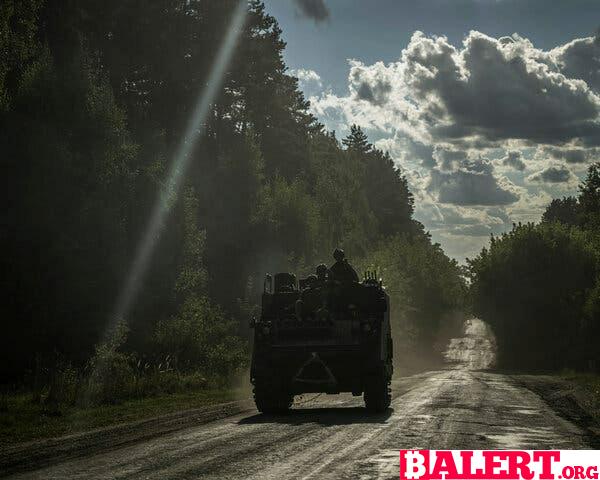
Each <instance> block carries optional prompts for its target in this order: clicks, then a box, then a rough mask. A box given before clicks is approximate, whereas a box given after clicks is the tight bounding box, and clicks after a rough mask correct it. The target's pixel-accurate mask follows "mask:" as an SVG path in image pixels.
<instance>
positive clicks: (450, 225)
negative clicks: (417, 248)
mask: <svg viewBox="0 0 600 480" xmlns="http://www.w3.org/2000/svg"><path fill="white" fill-rule="evenodd" d="M399 53H400V55H399V59H398V61H395V62H391V63H387V64H386V63H383V62H376V63H373V64H365V63H363V62H360V61H358V60H350V61H349V74H348V90H347V92H346V93H345V94H336V93H334V92H332V91H331V90H328V91H325V92H323V90H321V93H320V94H315V95H314V96H312V97H311V98H310V102H311V108H312V112H313V114H314V115H315V116H316V117H317V118H318V119H319V121H321V122H323V123H324V125H325V126H326V128H329V129H330V130H336V131H337V132H339V133H340V134H341V135H344V134H345V131H346V129H347V126H348V125H350V124H352V123H356V124H358V125H361V126H362V127H363V128H364V129H365V130H366V131H367V133H368V134H369V136H370V138H371V139H372V140H373V141H374V143H375V145H376V146H377V147H378V148H381V149H383V150H385V151H388V152H389V153H390V155H391V156H392V158H393V159H394V161H395V162H396V164H398V165H399V166H401V167H402V169H403V172H404V173H405V174H406V176H407V179H408V181H409V184H410V187H411V190H412V192H413V194H414V196H415V209H416V210H415V216H416V218H417V219H418V220H420V221H421V222H423V224H424V225H425V227H426V228H427V229H430V230H431V232H432V235H433V236H434V239H436V238H437V239H439V240H440V241H442V242H448V243H444V248H448V251H450V252H461V251H462V250H463V247H462V244H464V245H467V244H468V245H469V248H472V247H473V246H474V245H475V244H477V242H476V241H471V240H469V239H470V238H479V239H480V240H478V241H481V242H483V239H484V238H485V234H486V233H487V232H489V231H493V232H494V233H498V232H500V231H502V230H503V229H507V228H510V224H511V222H509V220H508V219H509V218H510V219H514V220H515V221H537V220H539V218H540V216H541V213H542V211H543V210H544V208H545V206H546V205H547V204H548V203H549V201H550V199H551V197H552V196H556V195H561V196H562V195H565V194H567V195H569V194H574V193H575V192H576V191H577V181H578V176H579V177H582V175H584V174H585V172H584V170H585V167H586V165H587V164H589V163H590V162H591V161H594V160H596V159H599V158H600V155H599V153H600V42H599V41H597V39H594V38H593V37H588V38H581V39H575V40H573V41H571V42H568V43H566V44H564V45H560V46H558V47H556V48H554V49H551V50H543V49H539V48H536V47H535V46H534V45H533V43H532V42H531V41H529V40H528V39H526V38H523V37H520V36H518V35H516V34H515V35H512V36H510V37H502V38H499V39H495V38H492V37H490V36H487V35H485V34H483V33H480V32H476V31H472V32H470V33H469V34H468V35H466V36H465V38H464V40H463V41H462V42H461V43H460V44H457V45H453V44H451V43H450V42H449V41H448V39H447V38H446V37H443V36H439V37H438V36H428V35H425V34H423V33H421V32H415V33H414V34H413V36H412V37H411V39H410V41H409V43H408V45H407V46H406V47H405V48H404V49H403V50H402V51H401V52H399ZM531 172H534V173H533V174H531ZM505 175H506V176H508V178H507V177H506V176H505ZM509 179H510V180H509ZM492 210H493V211H494V213H493V214H492V213H490V212H491V211H492ZM472 222H474V223H472ZM479 245H483V243H479ZM465 248H466V247H465ZM456 254H457V255H458V256H461V255H462V254H460V253H456Z"/></svg>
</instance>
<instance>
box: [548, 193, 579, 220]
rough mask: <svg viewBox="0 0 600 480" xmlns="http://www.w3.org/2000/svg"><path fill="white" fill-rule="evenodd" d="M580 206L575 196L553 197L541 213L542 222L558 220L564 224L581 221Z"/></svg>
mask: <svg viewBox="0 0 600 480" xmlns="http://www.w3.org/2000/svg"><path fill="white" fill-rule="evenodd" d="M580 217H581V208H580V205H579V201H578V200H577V198H575V197H563V198H555V199H553V200H552V201H551V202H550V205H548V206H547V207H546V210H545V211H544V213H543V214H542V222H560V223H564V224H565V225H579V224H580V223H581V218H580Z"/></svg>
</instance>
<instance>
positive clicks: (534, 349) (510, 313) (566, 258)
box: [468, 163, 600, 371]
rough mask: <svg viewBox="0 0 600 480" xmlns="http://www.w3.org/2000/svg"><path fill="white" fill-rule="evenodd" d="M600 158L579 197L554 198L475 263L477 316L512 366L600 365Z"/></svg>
mask: <svg viewBox="0 0 600 480" xmlns="http://www.w3.org/2000/svg"><path fill="white" fill-rule="evenodd" d="M599 252H600V163H595V164H593V165H591V166H590V167H589V169H588V173H587V177H586V178H585V179H584V180H583V181H582V182H581V184H580V186H579V193H578V195H577V196H571V197H563V198H560V199H554V200H552V202H551V203H550V204H549V205H548V207H547V208H546V210H545V212H544V214H543V216H542V220H541V222H540V223H538V224H533V223H528V224H524V225H522V224H518V225H514V226H513V229H512V230H511V231H510V232H508V233H505V234H503V235H501V236H499V237H492V238H491V240H490V244H489V246H488V247H487V248H484V249H483V250H482V251H481V253H480V254H479V255H478V256H477V257H475V258H474V259H472V260H470V261H469V262H468V263H469V274H470V279H471V290H470V292H471V300H472V304H473V309H474V312H475V314H477V315H478V316H480V317H481V318H482V319H484V320H486V321H487V322H489V324H490V325H491V326H492V328H493V330H494V332H495V334H496V336H497V340H498V347H499V352H498V353H499V358H498V361H499V364H500V365H501V366H503V367H506V368H522V369H532V370H556V369H560V368H575V369H582V370H593V371H598V370H599V369H600V349H599V348H598V344H599V342H600V263H599V260H600V258H599Z"/></svg>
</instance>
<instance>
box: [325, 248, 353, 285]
mask: <svg viewBox="0 0 600 480" xmlns="http://www.w3.org/2000/svg"><path fill="white" fill-rule="evenodd" d="M333 258H334V259H335V263H334V264H333V265H332V266H331V268H330V269H329V276H330V278H331V280H333V281H334V282H338V283H340V284H344V285H345V284H350V283H357V282H358V274H357V273H356V270H354V268H352V265H350V264H349V263H348V260H346V255H345V254H344V251H343V250H342V249H340V248H336V249H335V250H334V252H333Z"/></svg>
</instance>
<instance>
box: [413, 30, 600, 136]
mask: <svg viewBox="0 0 600 480" xmlns="http://www.w3.org/2000/svg"><path fill="white" fill-rule="evenodd" d="M549 57H551V55H550V54H545V53H544V52H542V51H540V50H538V49H535V48H534V47H533V46H532V44H531V43H530V42H529V41H527V40H525V39H522V38H520V37H515V38H514V39H512V41H510V42H506V41H504V42H503V41H498V40H496V39H494V38H491V37H488V36H487V35H484V34H482V33H479V32H473V31H472V32H471V33H470V34H469V35H468V36H467V38H466V39H465V40H464V42H463V45H462V48H456V47H454V46H453V45H451V44H450V43H448V41H447V39H446V38H445V37H438V38H429V37H426V36H425V35H424V34H422V33H420V32H417V33H415V34H414V35H413V37H412V39H411V41H410V43H409V45H408V47H407V48H406V49H405V50H404V51H403V52H402V60H401V61H402V63H403V71H404V81H405V82H406V84H407V85H408V87H409V95H410V96H411V97H412V98H414V99H415V101H416V103H417V107H416V108H417V109H418V111H419V117H420V119H421V120H422V122H423V123H424V125H425V127H426V128H427V130H428V131H429V132H430V133H431V135H432V137H433V138H435V139H439V140H445V141H451V142H452V141H459V140H463V141H468V140H471V139H478V140H480V141H485V142H488V143H489V144H490V145H497V143H498V142H499V141H503V140H508V139H520V140H526V141H533V142H539V143H550V144H554V143H560V142H565V141H568V140H573V139H582V140H583V141H586V142H588V143H597V142H598V141H600V123H598V115H599V113H600V98H599V97H598V96H597V95H596V94H595V93H594V92H593V91H592V89H591V88H590V86H589V85H588V84H587V83H585V81H582V80H580V79H576V78H568V77H566V76H565V75H564V74H562V73H560V72H557V71H555V70H553V69H552V68H551V67H550V66H549V65H548V62H549V60H548V58H549Z"/></svg>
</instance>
